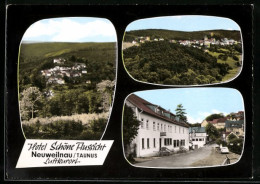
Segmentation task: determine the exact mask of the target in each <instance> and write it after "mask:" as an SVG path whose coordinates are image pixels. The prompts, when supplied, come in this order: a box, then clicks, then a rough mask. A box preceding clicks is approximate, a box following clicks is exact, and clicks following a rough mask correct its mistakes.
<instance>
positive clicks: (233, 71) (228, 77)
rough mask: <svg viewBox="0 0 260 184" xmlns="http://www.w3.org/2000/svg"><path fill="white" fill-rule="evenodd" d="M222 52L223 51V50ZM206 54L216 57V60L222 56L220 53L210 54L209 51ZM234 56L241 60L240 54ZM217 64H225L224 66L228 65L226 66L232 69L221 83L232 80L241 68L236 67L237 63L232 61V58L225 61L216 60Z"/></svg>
mask: <svg viewBox="0 0 260 184" xmlns="http://www.w3.org/2000/svg"><path fill="white" fill-rule="evenodd" d="M223 50H225V49H223ZM208 53H209V54H210V55H212V56H214V57H216V58H218V56H219V55H220V54H222V53H218V52H211V51H209V52H208ZM236 56H237V57H238V58H240V59H239V60H241V55H240V54H236ZM217 62H218V63H226V64H228V65H229V66H230V67H231V68H232V69H231V70H229V73H228V74H227V75H225V76H224V77H223V79H222V82H225V81H228V80H231V79H233V78H234V77H236V76H237V74H238V73H239V71H240V70H241V67H238V66H237V65H236V62H237V61H235V60H234V59H233V58H231V57H228V58H227V60H226V61H224V60H221V59H217Z"/></svg>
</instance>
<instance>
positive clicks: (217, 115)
mask: <svg viewBox="0 0 260 184" xmlns="http://www.w3.org/2000/svg"><path fill="white" fill-rule="evenodd" d="M219 118H224V115H223V114H222V113H220V114H211V115H209V116H207V117H206V120H207V121H212V120H213V119H219Z"/></svg>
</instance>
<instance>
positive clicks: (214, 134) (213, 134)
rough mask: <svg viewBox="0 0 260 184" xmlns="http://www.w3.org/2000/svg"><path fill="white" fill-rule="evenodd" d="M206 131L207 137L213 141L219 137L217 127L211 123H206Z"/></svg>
mask: <svg viewBox="0 0 260 184" xmlns="http://www.w3.org/2000/svg"><path fill="white" fill-rule="evenodd" d="M206 132H207V134H208V136H209V138H210V139H211V140H213V141H215V140H216V139H217V138H219V137H220V134H219V131H218V129H217V128H216V127H215V126H214V125H212V124H211V123H208V124H207V126H206Z"/></svg>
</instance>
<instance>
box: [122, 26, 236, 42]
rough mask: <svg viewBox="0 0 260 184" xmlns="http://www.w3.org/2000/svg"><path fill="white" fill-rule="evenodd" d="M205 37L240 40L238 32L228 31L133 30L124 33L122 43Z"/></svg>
mask: <svg viewBox="0 0 260 184" xmlns="http://www.w3.org/2000/svg"><path fill="white" fill-rule="evenodd" d="M205 35H207V36H208V37H209V38H210V37H214V38H216V39H221V38H228V39H234V40H237V41H238V40H241V37H240V32H239V31H229V30H208V31H193V32H184V31H172V30H163V29H144V30H134V31H128V32H126V33H125V37H124V41H125V42H131V41H133V40H135V39H136V38H137V37H141V36H143V37H146V36H149V37H151V40H153V39H155V38H164V39H165V40H200V39H203V38H204V36H205Z"/></svg>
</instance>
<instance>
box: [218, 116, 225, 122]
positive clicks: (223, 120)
mask: <svg viewBox="0 0 260 184" xmlns="http://www.w3.org/2000/svg"><path fill="white" fill-rule="evenodd" d="M226 120H227V118H226V117H225V118H219V119H218V121H217V122H218V123H219V122H225V121H226Z"/></svg>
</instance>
